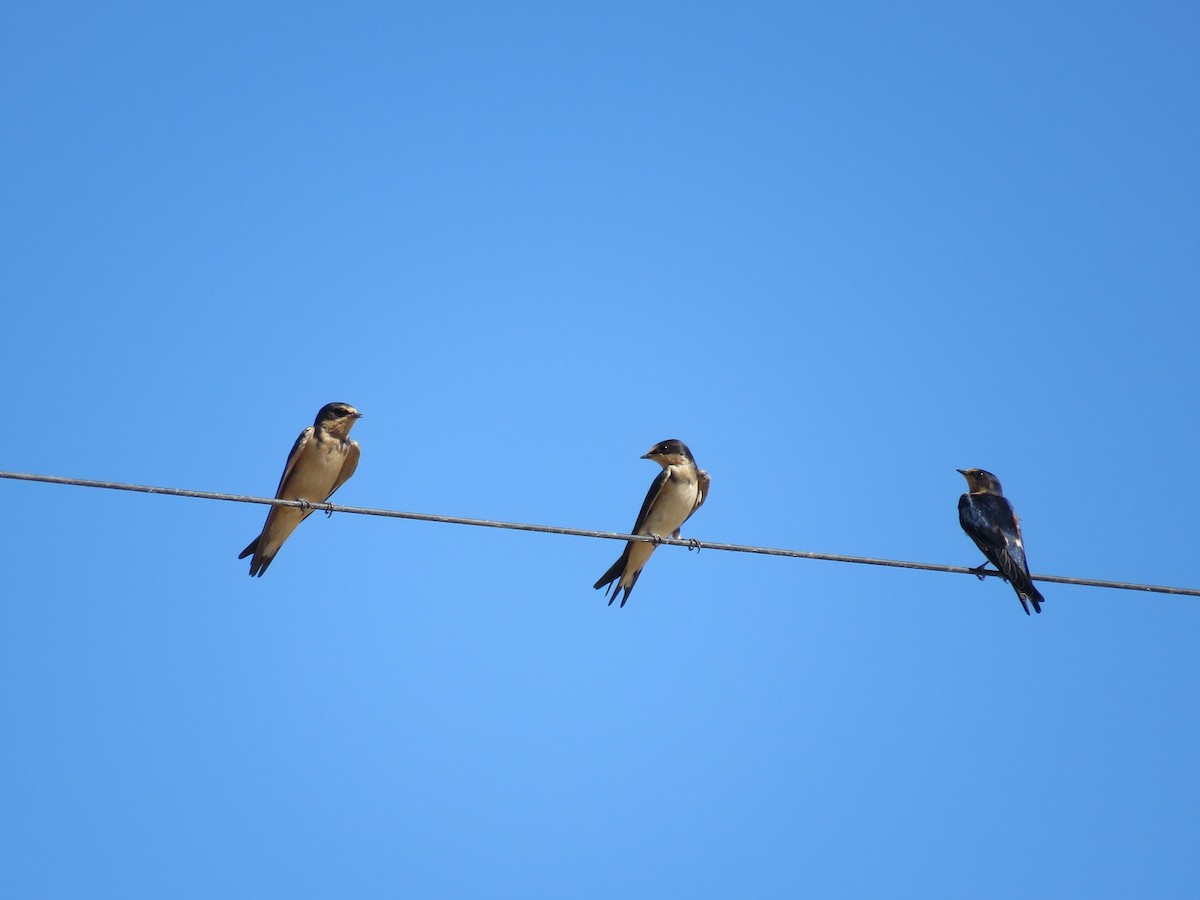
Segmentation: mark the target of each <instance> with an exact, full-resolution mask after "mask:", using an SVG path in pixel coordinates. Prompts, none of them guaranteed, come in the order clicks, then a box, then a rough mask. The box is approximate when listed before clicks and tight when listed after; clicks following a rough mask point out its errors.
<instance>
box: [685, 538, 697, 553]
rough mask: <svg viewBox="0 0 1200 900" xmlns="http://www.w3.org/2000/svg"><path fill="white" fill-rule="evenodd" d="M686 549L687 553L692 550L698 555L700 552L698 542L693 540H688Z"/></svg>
mask: <svg viewBox="0 0 1200 900" xmlns="http://www.w3.org/2000/svg"><path fill="white" fill-rule="evenodd" d="M687 548H688V553H691V552H692V551H693V550H695V551H696V552H697V553H699V552H700V542H699V541H698V540H696V539H695V538H688V542H687Z"/></svg>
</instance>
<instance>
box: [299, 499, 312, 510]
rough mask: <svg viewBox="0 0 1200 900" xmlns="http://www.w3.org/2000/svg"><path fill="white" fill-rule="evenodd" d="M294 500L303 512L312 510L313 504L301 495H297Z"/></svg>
mask: <svg viewBox="0 0 1200 900" xmlns="http://www.w3.org/2000/svg"><path fill="white" fill-rule="evenodd" d="M296 502H297V503H299V504H300V509H302V510H303V511H304V512H306V513H307V512H312V508H313V505H312V504H311V503H309V502H308V501H307V500H305V499H304V498H303V497H297V498H296Z"/></svg>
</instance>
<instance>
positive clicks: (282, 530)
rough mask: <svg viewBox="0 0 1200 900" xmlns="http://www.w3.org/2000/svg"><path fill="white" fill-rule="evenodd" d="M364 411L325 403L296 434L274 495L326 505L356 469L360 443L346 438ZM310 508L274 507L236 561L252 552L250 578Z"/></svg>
mask: <svg viewBox="0 0 1200 900" xmlns="http://www.w3.org/2000/svg"><path fill="white" fill-rule="evenodd" d="M361 418H362V413H360V412H359V411H358V410H357V409H355V408H354V407H353V406H351V405H350V404H349V403H326V404H325V405H324V406H322V407H321V411H320V412H318V413H317V419H316V421H315V422H313V424H312V425H310V426H308V427H307V428H305V429H304V430H303V431H302V432H300V437H298V438H296V443H295V444H294V445H293V446H292V452H291V454H290V455H289V456H288V461H287V465H286V466H285V467H284V469H283V477H281V478H280V479H279V488H278V490H276V491H275V497H276V498H277V499H279V500H306V501H308V502H309V503H324V502H325V501H326V500H328V499H329V498H330V497H332V496H333V492H334V491H336V490H337V489H338V488H340V487H341V486H342V485H343V484H345V482H346V480H347V479H349V477H350V476H351V475H353V474H354V470H355V469H356V468H357V467H358V456H359V446H358V442H357V441H352V440H350V439H349V434H350V429H351V428H352V427H354V423H355V422H357V421H358V420H359V419H361ZM310 513H312V510H311V509H300V508H298V507H295V506H272V507H271V511H270V512H268V513H267V521H266V523H265V524H264V525H263V529H262V533H260V534H259V536H258V537H256V538H255V539H254V540H252V541H251V542H250V544H249V546H247V547H246V549H245V550H243V551H242V552H241V553H240V554H238V559H245V558H246V557H247V556H249V555H250V554H251V553H253V554H254V559H252V560H250V577H251V578H253V577H254V576H259V577H261V576H262V574H263V572H265V571H267V566H269V565H271V560H273V559H274V558H275V554H276V553H278V552H279V548H280V547H282V546H283V542H284V541H286V540H287V539H288V537H289V536H290V535H291V533H292V532H293V531H295V530H296V526H297V525H299V524H300V523H301V522H303V521H304V520H305V519H307V518H308V516H309V514H310Z"/></svg>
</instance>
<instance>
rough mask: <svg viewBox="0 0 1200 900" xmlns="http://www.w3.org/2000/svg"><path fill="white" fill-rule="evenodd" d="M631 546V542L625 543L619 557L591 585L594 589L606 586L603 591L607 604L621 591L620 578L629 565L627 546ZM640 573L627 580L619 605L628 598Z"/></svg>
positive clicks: (622, 604) (611, 603)
mask: <svg viewBox="0 0 1200 900" xmlns="http://www.w3.org/2000/svg"><path fill="white" fill-rule="evenodd" d="M631 546H632V542H630V543H628V544H626V545H625V550H624V551H623V552H622V553H621V555H620V557H618V559H617V561H616V562H615V563H613V564H612V565H611V566H609V567H608V571H607V572H605V573H604V574H603V575H601V576H600V579H599V580H598V581H597V582H596V583H595V584H593V585H592V587H593V588H595V589H596V590H599V589H600V588H602V587H606V588H607V590H606V591H605V592H604V596H605V597H608V598H609V599H608V605H609V606H612V605H613V601H614V600H616V599H617V595H618V594H620V593H621V578H622V576H624V574H625V569H626V568H627V567H628V565H629V548H630V547H631ZM640 574H642V573H641V572H638V573H636V574H635V575H634V576H633V579H632V580H631V581H630V582H629V586H628V587H627V588H625V589H624V590H625V596H624V597H622V598H621V606H624V605H625V601H626V600H628V599H629V592H630V591H632V590H633V586H634V585H635V584H637V578H638V575H640ZM610 595H611V596H610Z"/></svg>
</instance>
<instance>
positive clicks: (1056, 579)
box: [0, 472, 1200, 597]
mask: <svg viewBox="0 0 1200 900" xmlns="http://www.w3.org/2000/svg"><path fill="white" fill-rule="evenodd" d="M0 478H8V479H12V480H14V481H35V482H42V483H45V484H64V485H70V486H72V487H90V488H102V489H104V490H110V491H135V492H137V493H141V494H165V495H167V496H170V497H189V498H192V499H196V500H224V501H227V502H232V503H260V504H263V505H265V506H294V507H298V508H300V509H309V508H312V509H319V510H321V511H323V512H328V513H335V512H342V513H352V514H354V515H358V516H381V517H383V518H388V519H413V520H415V521H418V522H441V523H444V524H447V525H473V526H476V527H481V528H507V529H509V530H511V531H534V532H538V533H541V534H565V535H572V536H574V537H587V538H602V539H604V540H610V541H644V542H649V543H661V544H670V545H673V546H678V547H688V548H689V549H695V550H701V549H704V550H725V551H728V552H731V553H756V554H759V555H760V556H786V557H790V558H793V559H820V560H826V561H828V562H840V563H853V564H855V565H862V566H888V567H890V568H894V569H920V570H922V571H926V572H949V573H951V574H955V575H975V576H979V575H985V576H990V577H997V576H999V575H1000V573H999V572H995V571H991V570H987V571H983V572H980V571H978V570H976V569H970V568H967V567H966V566H945V565H941V564H939V563H921V562H908V561H906V560H899V559H876V558H873V557H869V556H846V555H843V554H840V553H814V552H812V551H809V550H784V549H780V548H775V547H752V546H746V545H744V544H718V543H715V542H712V541H698V540H695V539H686V538H680V539H673V538H653V537H650V536H648V535H642V534H621V533H620V532H616V531H591V530H589V529H585V528H561V527H559V526H556V525H532V524H527V523H523V522H500V521H496V520H493V519H469V518H465V517H462V516H440V515H436V514H434V513H416V512H401V511H400V510H394V509H371V508H369V507H362V506H339V505H338V504H336V503H309V502H307V501H304V500H277V499H275V498H273V497H251V496H246V495H244V494H221V493H217V492H215V491H189V490H185V489H183V488H170V487H157V486H155V485H146V484H126V483H123V482H118V481H94V480H91V479H86V478H62V477H59V476H57V475H31V474H26V473H21V472H0ZM1031 577H1032V578H1033V580H1034V581H1045V582H1049V583H1051V584H1074V585H1079V586H1082V587H1098V588H1111V589H1116V590H1123V591H1143V592H1145V593H1154V594H1173V595H1176V596H1182V597H1200V588H1183V587H1167V586H1164V585H1157V584H1133V583H1130V582H1125V581H1100V580H1097V579H1094V578H1070V577H1068V576H1066V575H1033V576H1031Z"/></svg>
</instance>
